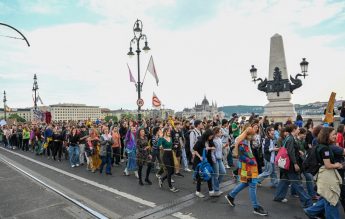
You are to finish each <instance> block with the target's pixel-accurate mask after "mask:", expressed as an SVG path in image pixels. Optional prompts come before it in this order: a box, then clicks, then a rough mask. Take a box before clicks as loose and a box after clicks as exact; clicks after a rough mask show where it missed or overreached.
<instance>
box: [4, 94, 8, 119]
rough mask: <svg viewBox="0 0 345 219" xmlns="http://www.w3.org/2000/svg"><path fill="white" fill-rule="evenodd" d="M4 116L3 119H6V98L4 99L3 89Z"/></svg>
mask: <svg viewBox="0 0 345 219" xmlns="http://www.w3.org/2000/svg"><path fill="white" fill-rule="evenodd" d="M3 101H4V116H5V121H6V102H7V99H6V91H4V100H3Z"/></svg>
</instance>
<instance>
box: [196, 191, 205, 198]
mask: <svg viewBox="0 0 345 219" xmlns="http://www.w3.org/2000/svg"><path fill="white" fill-rule="evenodd" d="M195 195H196V196H198V197H199V198H205V196H204V195H203V194H202V193H201V192H198V191H196V192H195Z"/></svg>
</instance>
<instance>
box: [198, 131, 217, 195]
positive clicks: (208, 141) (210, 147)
mask: <svg viewBox="0 0 345 219" xmlns="http://www.w3.org/2000/svg"><path fill="white" fill-rule="evenodd" d="M215 149H216V148H215V146H214V143H213V132H212V131H211V130H210V129H207V130H206V131H205V132H204V133H203V134H202V136H201V138H200V139H199V140H198V141H197V142H196V144H195V146H194V148H193V150H194V161H193V169H194V171H196V175H195V176H196V192H195V195H196V196H198V197H199V198H204V197H205V195H203V194H202V193H201V180H202V179H201V176H200V175H199V172H198V171H197V169H196V168H197V166H198V164H199V163H201V162H202V161H203V157H202V155H203V153H204V150H206V158H207V162H209V163H210V164H212V163H213V162H212V158H211V151H214V150H215ZM207 186H208V192H209V195H210V196H215V192H214V190H213V187H212V177H211V178H210V179H209V180H208V181H207ZM217 195H218V194H217Z"/></svg>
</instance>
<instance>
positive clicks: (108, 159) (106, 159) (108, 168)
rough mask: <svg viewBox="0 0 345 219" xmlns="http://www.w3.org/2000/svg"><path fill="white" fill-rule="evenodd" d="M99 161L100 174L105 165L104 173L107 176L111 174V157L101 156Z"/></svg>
mask: <svg viewBox="0 0 345 219" xmlns="http://www.w3.org/2000/svg"><path fill="white" fill-rule="evenodd" d="M101 160H102V163H101V166H100V169H99V172H100V173H102V172H103V167H104V165H105V164H107V166H106V167H105V172H106V173H108V174H109V173H111V156H110V155H108V156H101Z"/></svg>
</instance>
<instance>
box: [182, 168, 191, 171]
mask: <svg viewBox="0 0 345 219" xmlns="http://www.w3.org/2000/svg"><path fill="white" fill-rule="evenodd" d="M183 170H184V171H186V172H192V170H191V169H189V168H188V167H187V168H184V169H183Z"/></svg>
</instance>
